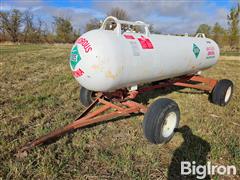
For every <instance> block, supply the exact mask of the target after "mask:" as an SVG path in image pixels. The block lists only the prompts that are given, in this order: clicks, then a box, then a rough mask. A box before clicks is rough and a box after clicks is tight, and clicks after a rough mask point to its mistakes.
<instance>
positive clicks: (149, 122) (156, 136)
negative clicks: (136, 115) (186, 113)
mask: <svg viewBox="0 0 240 180" xmlns="http://www.w3.org/2000/svg"><path fill="white" fill-rule="evenodd" d="M170 112H175V113H176V116H177V123H176V127H175V128H177V127H178V125H179V121H180V110H179V107H178V105H177V103H176V102H175V101H173V100H171V99H167V98H161V99H158V100H156V101H155V102H154V103H152V104H151V105H150V107H149V108H148V110H147V112H146V114H145V115H144V120H143V132H144V135H145V137H146V139H147V140H148V141H149V142H151V143H153V144H163V143H167V142H169V141H170V140H171V139H172V137H173V136H174V133H175V132H174V131H173V133H172V134H171V135H170V136H168V137H163V135H162V127H163V125H164V122H165V117H166V116H167V115H168V114H169V113H170ZM175 128H174V129H175Z"/></svg>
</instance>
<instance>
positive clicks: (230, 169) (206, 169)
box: [181, 161, 237, 179]
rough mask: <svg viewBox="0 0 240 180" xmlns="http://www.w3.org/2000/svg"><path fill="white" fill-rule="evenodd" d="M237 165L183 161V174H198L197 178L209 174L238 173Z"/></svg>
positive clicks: (202, 177)
mask: <svg viewBox="0 0 240 180" xmlns="http://www.w3.org/2000/svg"><path fill="white" fill-rule="evenodd" d="M236 174H237V170H236V167H235V166H233V165H231V166H224V165H212V164H211V162H207V164H206V165H196V162H195V161H193V162H189V161H181V175H185V176H186V175H196V178H197V179H204V178H206V177H207V176H209V175H236Z"/></svg>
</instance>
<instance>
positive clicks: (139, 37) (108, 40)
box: [70, 17, 219, 92]
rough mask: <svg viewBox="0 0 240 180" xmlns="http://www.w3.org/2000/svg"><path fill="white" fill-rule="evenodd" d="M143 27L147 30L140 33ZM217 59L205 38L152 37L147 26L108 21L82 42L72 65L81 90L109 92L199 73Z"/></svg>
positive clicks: (212, 45)
mask: <svg viewBox="0 0 240 180" xmlns="http://www.w3.org/2000/svg"><path fill="white" fill-rule="evenodd" d="M138 26H139V28H137V27H138ZM141 27H143V28H142V30H144V32H141V31H140V30H137V29H141ZM139 31H140V32H139ZM200 36H201V37H200ZM218 57H219V47H218V45H217V44H216V43H215V42H214V41H213V40H211V39H208V38H206V37H205V36H204V35H203V34H200V35H198V36H196V37H188V36H172V35H159V34H151V33H149V30H148V25H147V24H145V23H143V22H140V21H138V22H128V21H121V20H118V19H116V18H114V17H108V18H106V19H105V21H104V22H103V25H102V27H101V28H100V29H97V30H92V31H89V32H87V33H85V34H83V35H82V36H81V37H80V38H78V40H77V41H76V42H75V44H74V46H73V48H72V51H71V57H70V67H71V69H72V71H73V76H74V77H75V78H76V80H77V81H78V82H79V83H80V85H81V86H83V87H85V88H86V89H89V90H92V91H103V92H106V91H113V90H116V89H120V88H125V87H130V86H134V85H138V84H143V83H147V82H152V81H158V80H164V79H168V78H173V77H178V76H181V75H187V74H195V73H197V72H198V71H200V70H204V69H207V68H209V67H211V66H213V65H214V64H215V63H216V62H217V60H218Z"/></svg>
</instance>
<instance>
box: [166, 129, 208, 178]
mask: <svg viewBox="0 0 240 180" xmlns="http://www.w3.org/2000/svg"><path fill="white" fill-rule="evenodd" d="M176 132H179V133H181V134H182V137H183V139H184V142H183V143H182V144H181V146H180V147H178V148H177V149H176V150H175V151H174V153H173V157H172V161H171V163H170V166H169V169H168V180H176V179H194V180H195V179H197V177H196V176H197V175H192V173H191V174H190V175H181V162H183V161H188V162H190V163H191V164H193V163H192V162H193V161H195V167H197V166H198V165H202V166H205V165H206V164H207V156H208V153H209V152H210V150H211V146H210V144H209V143H208V142H207V141H205V140H203V139H202V138H200V137H198V136H196V135H194V134H193V133H192V130H191V129H190V128H189V127H188V126H183V127H181V128H179V129H177V130H176ZM191 169H192V166H191ZM200 170H201V172H200V173H202V172H203V169H200ZM185 172H187V170H185ZM198 175H199V176H200V177H201V176H203V175H202V174H198ZM203 179H207V180H210V176H209V175H206V177H205V178H203Z"/></svg>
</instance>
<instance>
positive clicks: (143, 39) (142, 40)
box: [138, 36, 153, 49]
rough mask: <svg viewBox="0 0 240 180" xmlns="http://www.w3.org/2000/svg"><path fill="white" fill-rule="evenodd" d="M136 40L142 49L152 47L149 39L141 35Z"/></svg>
mask: <svg viewBox="0 0 240 180" xmlns="http://www.w3.org/2000/svg"><path fill="white" fill-rule="evenodd" d="M138 41H139V42H140V44H141V46H142V48H143V49H153V45H152V42H151V41H150V39H148V38H146V37H144V36H141V37H140V38H138Z"/></svg>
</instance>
